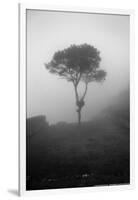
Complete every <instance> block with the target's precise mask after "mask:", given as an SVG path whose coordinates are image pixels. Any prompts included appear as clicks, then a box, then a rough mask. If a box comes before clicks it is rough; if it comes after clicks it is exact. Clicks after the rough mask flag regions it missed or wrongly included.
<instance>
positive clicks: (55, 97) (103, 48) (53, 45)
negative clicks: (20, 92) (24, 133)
mask: <svg viewBox="0 0 138 200" xmlns="http://www.w3.org/2000/svg"><path fill="white" fill-rule="evenodd" d="M83 43H87V44H90V45H93V46H94V47H96V48H97V49H98V50H99V51H100V52H101V54H100V55H101V58H102V61H101V65H100V66H101V68H102V69H104V70H106V71H107V78H106V80H105V82H104V83H102V84H100V83H94V82H92V83H90V84H89V87H88V93H87V96H86V99H85V102H86V103H85V106H84V108H83V110H82V121H87V120H89V119H91V118H92V117H93V116H95V115H96V114H97V113H99V112H100V111H102V110H103V109H104V108H106V107H107V106H108V105H110V104H111V103H112V101H113V99H114V97H115V96H117V95H118V94H119V93H120V92H121V91H122V90H124V89H126V88H128V86H129V16H121V15H102V14H81V13H69V12H67V13H66V12H52V11H51V12H49V11H38V10H27V117H32V116H35V115H43V114H44V115H46V118H47V120H48V122H49V123H50V124H51V123H57V122H59V121H66V122H75V121H77V113H76V107H75V94H74V88H73V85H72V83H71V82H67V81H66V80H63V79H61V78H60V77H59V76H56V75H53V74H50V73H49V72H48V71H47V70H46V69H45V67H44V63H48V62H50V60H51V59H52V56H53V54H54V53H55V52H56V51H58V50H62V49H64V48H67V47H69V46H70V45H71V44H83ZM81 89H83V84H82V85H81ZM80 93H81V90H80Z"/></svg>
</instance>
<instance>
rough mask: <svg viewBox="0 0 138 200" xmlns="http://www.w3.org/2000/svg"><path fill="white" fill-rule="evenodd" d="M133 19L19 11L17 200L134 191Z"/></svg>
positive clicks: (29, 8) (110, 13)
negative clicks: (73, 192)
mask: <svg viewBox="0 0 138 200" xmlns="http://www.w3.org/2000/svg"><path fill="white" fill-rule="evenodd" d="M133 18H134V13H133V11H131V10H112V9H93V8H90V7H89V8H82V7H81V8H80V7H77V8H74V7H72V8H69V7H68V8H66V7H64V6H63V7H61V6H60V7H57V6H55V7H54V6H46V5H43V6H42V5H19V21H20V24H19V37H20V45H19V57H20V71H19V74H20V76H19V83H20V90H19V96H20V98H19V102H20V103H19V110H20V113H19V117H20V119H19V193H20V195H26V194H32V193H33V194H34V193H35V194H40V193H42V192H48V191H52V192H53V191H55V190H53V189H63V188H64V189H66V190H64V191H68V189H69V188H70V189H72V190H73V188H74V189H75V190H76V189H77V190H78V189H79V191H80V190H87V189H89V190H90V189H91V191H93V190H101V189H102V190H112V189H126V188H132V187H133V183H134V165H133V162H134V159H133V154H134V130H133V111H134V94H133V90H134V80H133V78H134V77H133V74H134V73H133V72H134V64H133V55H134V52H133V43H134V41H133V40H134V36H133V35H134V31H133ZM56 191H57V190H56ZM60 191H63V190H60Z"/></svg>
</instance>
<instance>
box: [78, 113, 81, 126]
mask: <svg viewBox="0 0 138 200" xmlns="http://www.w3.org/2000/svg"><path fill="white" fill-rule="evenodd" d="M78 125H79V126H80V125H81V110H80V109H79V110H78Z"/></svg>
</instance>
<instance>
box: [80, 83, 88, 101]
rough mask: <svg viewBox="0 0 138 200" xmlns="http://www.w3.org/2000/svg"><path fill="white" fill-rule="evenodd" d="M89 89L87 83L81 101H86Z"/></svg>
mask: <svg viewBox="0 0 138 200" xmlns="http://www.w3.org/2000/svg"><path fill="white" fill-rule="evenodd" d="M87 89H88V83H85V91H84V94H83V96H82V97H81V101H82V100H84V98H85V96H86V93H87Z"/></svg>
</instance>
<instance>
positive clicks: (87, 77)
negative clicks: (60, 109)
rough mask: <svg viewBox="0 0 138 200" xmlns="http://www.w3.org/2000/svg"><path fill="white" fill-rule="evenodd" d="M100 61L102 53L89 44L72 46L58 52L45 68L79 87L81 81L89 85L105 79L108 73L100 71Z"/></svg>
mask: <svg viewBox="0 0 138 200" xmlns="http://www.w3.org/2000/svg"><path fill="white" fill-rule="evenodd" d="M100 61H101V57H100V52H99V51H98V50H97V49H96V48H95V47H93V46H91V45H88V44H82V45H71V46H70V47H69V48H66V49H64V50H62V51H57V52H56V53H55V54H54V56H53V58H52V60H51V62H49V63H48V64H45V67H46V68H47V69H48V70H49V71H50V72H51V73H53V74H57V75H59V76H60V77H62V78H64V79H66V80H67V81H71V82H73V84H74V85H78V83H79V81H83V82H85V83H86V84H88V83H89V82H92V81H103V80H104V79H105V76H106V72H105V71H104V70H100V69H99V64H100Z"/></svg>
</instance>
